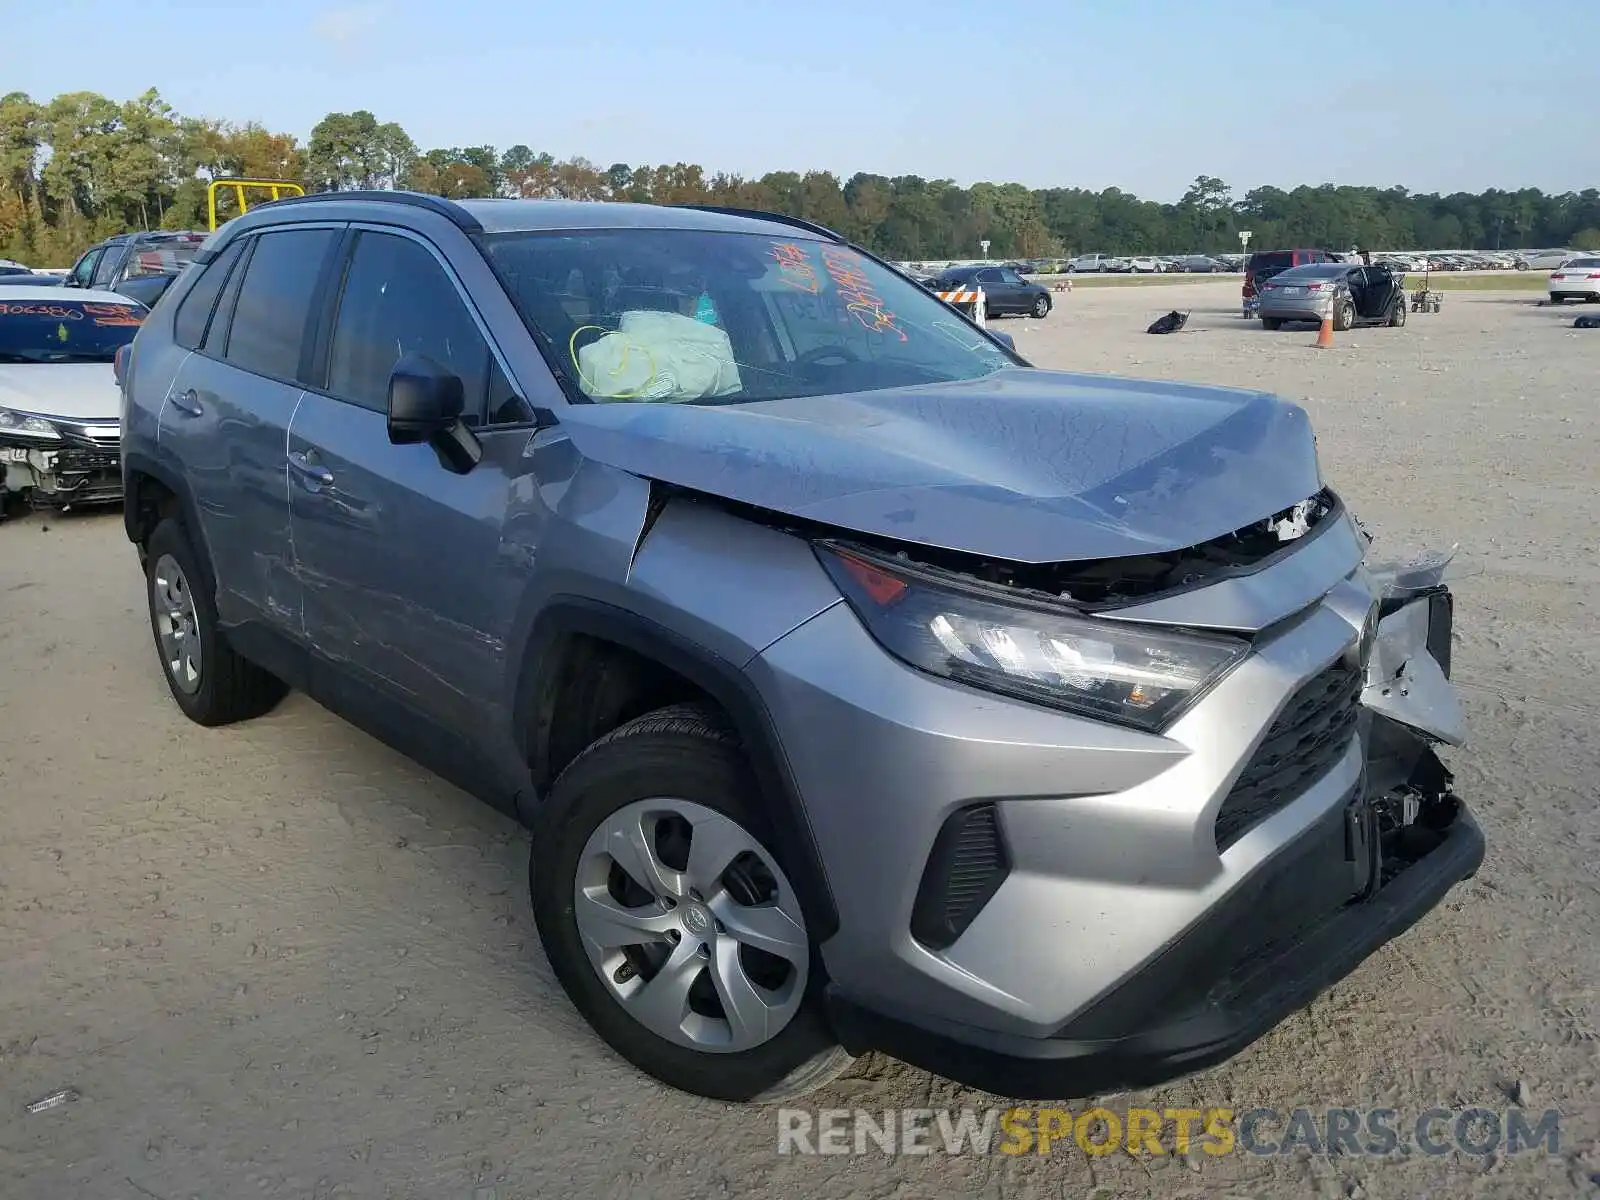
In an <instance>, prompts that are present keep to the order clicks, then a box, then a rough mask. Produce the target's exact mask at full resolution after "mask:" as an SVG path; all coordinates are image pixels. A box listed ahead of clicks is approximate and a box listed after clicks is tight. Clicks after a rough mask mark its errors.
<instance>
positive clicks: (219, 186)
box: [206, 179, 306, 233]
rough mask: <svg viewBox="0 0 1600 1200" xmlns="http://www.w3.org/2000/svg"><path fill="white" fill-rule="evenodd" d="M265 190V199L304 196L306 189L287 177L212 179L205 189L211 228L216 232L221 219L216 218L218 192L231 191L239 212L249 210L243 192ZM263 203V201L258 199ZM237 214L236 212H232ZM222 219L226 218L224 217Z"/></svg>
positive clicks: (248, 203) (248, 204)
mask: <svg viewBox="0 0 1600 1200" xmlns="http://www.w3.org/2000/svg"><path fill="white" fill-rule="evenodd" d="M247 191H249V192H266V193H267V200H281V199H282V198H283V197H285V196H304V195H305V194H306V189H305V188H303V187H301V186H300V185H299V184H298V183H291V182H290V181H289V180H287V179H214V180H212V181H211V186H210V187H208V188H207V189H206V207H207V209H208V212H209V215H210V220H211V230H212V232H213V233H214V232H216V228H217V226H218V225H220V224H222V221H219V220H217V195H218V193H220V192H231V193H232V194H233V199H234V203H235V204H237V205H238V208H239V212H240V213H246V212H249V211H250V202H249V201H248V200H246V199H245V193H246V192H247ZM258 203H265V201H258ZM234 215H235V216H237V215H238V214H237V213H236V214H234ZM223 220H227V218H226V217H224V218H223Z"/></svg>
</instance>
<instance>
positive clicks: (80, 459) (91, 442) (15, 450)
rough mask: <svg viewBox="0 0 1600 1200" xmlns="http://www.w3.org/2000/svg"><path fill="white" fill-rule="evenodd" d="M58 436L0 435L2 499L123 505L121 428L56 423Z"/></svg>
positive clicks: (37, 504)
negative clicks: (15, 498) (8, 495)
mask: <svg viewBox="0 0 1600 1200" xmlns="http://www.w3.org/2000/svg"><path fill="white" fill-rule="evenodd" d="M50 424H51V427H52V428H53V429H54V430H55V434H56V436H54V437H48V438H47V437H44V436H29V437H21V436H15V435H7V434H5V433H3V432H0V498H4V497H5V496H6V495H7V494H12V495H19V496H21V497H23V498H24V499H25V500H26V501H27V502H28V503H29V504H30V505H31V506H32V507H34V508H49V509H68V508H82V507H88V506H91V505H101V504H117V503H120V502H121V500H122V463H121V449H120V437H119V434H120V427H119V423H118V422H115V421H111V422H64V421H51V422H50Z"/></svg>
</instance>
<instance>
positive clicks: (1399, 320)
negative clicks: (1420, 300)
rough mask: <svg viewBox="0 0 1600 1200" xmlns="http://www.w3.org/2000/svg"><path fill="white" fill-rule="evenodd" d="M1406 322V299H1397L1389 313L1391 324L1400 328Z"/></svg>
mask: <svg viewBox="0 0 1600 1200" xmlns="http://www.w3.org/2000/svg"><path fill="white" fill-rule="evenodd" d="M1405 323H1406V302H1405V301H1404V300H1397V301H1395V305H1394V308H1393V309H1392V310H1391V311H1390V313H1389V325H1390V326H1391V327H1392V328H1394V329H1399V328H1400V327H1401V326H1403V325H1404V324H1405Z"/></svg>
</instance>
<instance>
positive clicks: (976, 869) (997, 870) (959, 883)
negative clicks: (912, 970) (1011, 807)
mask: <svg viewBox="0 0 1600 1200" xmlns="http://www.w3.org/2000/svg"><path fill="white" fill-rule="evenodd" d="M1010 871H1011V856H1010V854H1009V853H1008V852H1007V850H1006V844H1005V838H1004V836H1003V835H1002V834H1001V831H1000V814H999V811H998V810H997V809H996V808H995V806H994V805H993V804H974V805H971V806H970V807H968V808H963V809H961V810H959V811H957V812H955V813H952V814H951V815H950V816H949V818H947V819H946V821H945V823H944V825H943V826H942V827H941V828H940V830H939V835H938V836H937V837H936V838H934V840H933V851H932V852H931V853H930V854H929V855H928V865H927V867H926V869H925V870H924V871H923V873H922V883H921V884H920V885H919V886H918V888H917V900H916V904H915V905H914V906H913V907H912V910H911V936H912V937H914V938H916V939H917V941H919V942H921V943H922V944H923V945H924V946H927V947H928V948H929V949H932V950H944V949H946V948H947V947H949V946H951V945H954V944H955V940H956V939H957V938H959V937H960V936H961V935H962V934H963V933H965V932H966V930H967V926H969V925H971V924H972V922H973V921H974V920H975V919H976V918H977V916H978V914H979V913H980V912H981V911H983V906H984V905H985V904H987V903H989V901H990V900H992V899H994V894H995V893H996V892H998V891H999V890H1000V885H1001V884H1002V883H1004V882H1005V878H1006V876H1007V875H1008V874H1009V873H1010Z"/></svg>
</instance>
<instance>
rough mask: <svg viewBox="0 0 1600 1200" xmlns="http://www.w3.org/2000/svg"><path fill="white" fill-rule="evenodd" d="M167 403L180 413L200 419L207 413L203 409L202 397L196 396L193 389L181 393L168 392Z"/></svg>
mask: <svg viewBox="0 0 1600 1200" xmlns="http://www.w3.org/2000/svg"><path fill="white" fill-rule="evenodd" d="M167 403H168V404H170V405H172V407H173V408H175V409H177V410H178V411H179V412H182V413H188V414H189V415H190V416H191V417H198V416H200V415H201V414H203V413H204V412H205V411H206V410H205V409H204V408H203V407H201V404H200V397H199V396H197V395H195V391H194V389H193V388H187V389H185V390H184V391H181V392H179V391H171V392H168V393H167Z"/></svg>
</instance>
